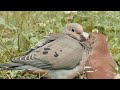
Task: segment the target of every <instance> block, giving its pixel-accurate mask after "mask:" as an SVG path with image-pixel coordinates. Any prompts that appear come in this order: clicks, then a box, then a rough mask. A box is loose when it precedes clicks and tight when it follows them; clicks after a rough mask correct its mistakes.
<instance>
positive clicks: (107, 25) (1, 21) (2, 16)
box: [0, 11, 120, 79]
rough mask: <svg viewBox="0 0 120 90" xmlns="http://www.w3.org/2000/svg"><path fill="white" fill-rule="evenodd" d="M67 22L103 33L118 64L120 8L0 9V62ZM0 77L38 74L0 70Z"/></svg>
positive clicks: (57, 31) (20, 52) (23, 50)
mask: <svg viewBox="0 0 120 90" xmlns="http://www.w3.org/2000/svg"><path fill="white" fill-rule="evenodd" d="M70 22H77V23H80V24H81V25H82V26H83V28H84V31H86V32H88V33H90V32H91V31H92V30H93V29H99V31H100V32H101V33H103V34H104V35H105V36H106V40H107V42H108V45H109V49H110V52H111V54H112V56H113V59H114V60H115V61H116V62H117V64H118V72H119V68H120V66H119V65H120V11H0V63H5V62H7V61H10V60H11V59H12V58H14V57H17V56H19V55H22V54H23V53H24V52H26V51H27V50H29V49H30V47H32V46H34V45H35V44H36V43H37V42H39V41H40V40H41V39H42V38H43V37H44V36H45V35H47V34H48V33H59V32H61V30H62V28H63V26H64V25H65V24H67V23H70ZM0 78H4V79H7V78H9V79H14V78H16V79H17V78H18V79H19V78H21V79H24V78H27V79H31V78H32V79H36V78H38V76H35V75H30V74H23V73H21V72H15V71H0Z"/></svg>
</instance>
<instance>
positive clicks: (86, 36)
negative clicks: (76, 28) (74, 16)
mask: <svg viewBox="0 0 120 90" xmlns="http://www.w3.org/2000/svg"><path fill="white" fill-rule="evenodd" d="M81 35H82V36H83V37H84V38H85V39H87V38H88V37H89V34H88V33H86V32H83V33H82V34H81Z"/></svg>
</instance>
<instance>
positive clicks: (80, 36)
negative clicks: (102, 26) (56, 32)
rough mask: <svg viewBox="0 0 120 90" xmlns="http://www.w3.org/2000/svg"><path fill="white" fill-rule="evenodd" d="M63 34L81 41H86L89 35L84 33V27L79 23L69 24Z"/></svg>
mask: <svg viewBox="0 0 120 90" xmlns="http://www.w3.org/2000/svg"><path fill="white" fill-rule="evenodd" d="M63 33H64V34H67V35H69V36H70V37H72V38H75V39H77V40H79V41H85V40H86V38H87V33H85V32H83V27H82V26H81V25H80V24H78V23H69V24H67V25H66V26H65V27H64V29H63Z"/></svg>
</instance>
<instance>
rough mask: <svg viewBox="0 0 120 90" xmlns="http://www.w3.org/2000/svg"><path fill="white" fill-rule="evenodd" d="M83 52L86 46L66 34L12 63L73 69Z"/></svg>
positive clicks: (43, 67)
mask: <svg viewBox="0 0 120 90" xmlns="http://www.w3.org/2000/svg"><path fill="white" fill-rule="evenodd" d="M83 52H84V47H83V46H82V45H81V44H79V41H77V40H75V39H73V38H71V37H69V36H67V35H64V36H62V37H59V38H58V39H56V40H54V41H52V42H50V43H48V44H46V45H44V46H42V47H40V48H37V49H35V50H33V51H31V52H30V53H29V54H28V55H25V56H22V57H19V58H17V59H15V60H13V61H12V63H16V64H20V65H18V67H23V66H24V67H23V68H20V69H24V68H26V67H25V66H27V67H28V66H32V67H36V68H40V69H71V68H74V67H76V66H77V65H78V64H79V63H80V60H81V59H82V54H83ZM21 64H22V66H21ZM0 67H1V66H0ZM18 67H17V66H15V67H8V68H14V69H16V68H18Z"/></svg>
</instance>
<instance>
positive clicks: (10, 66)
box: [0, 62, 38, 70]
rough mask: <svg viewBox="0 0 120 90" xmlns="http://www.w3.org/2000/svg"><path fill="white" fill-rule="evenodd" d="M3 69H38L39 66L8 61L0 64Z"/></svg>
mask: <svg viewBox="0 0 120 90" xmlns="http://www.w3.org/2000/svg"><path fill="white" fill-rule="evenodd" d="M0 68H1V70H36V69H38V68H36V67H33V66H30V65H23V64H19V63H13V62H11V63H6V64H0Z"/></svg>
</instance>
